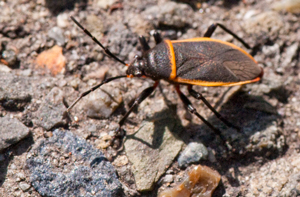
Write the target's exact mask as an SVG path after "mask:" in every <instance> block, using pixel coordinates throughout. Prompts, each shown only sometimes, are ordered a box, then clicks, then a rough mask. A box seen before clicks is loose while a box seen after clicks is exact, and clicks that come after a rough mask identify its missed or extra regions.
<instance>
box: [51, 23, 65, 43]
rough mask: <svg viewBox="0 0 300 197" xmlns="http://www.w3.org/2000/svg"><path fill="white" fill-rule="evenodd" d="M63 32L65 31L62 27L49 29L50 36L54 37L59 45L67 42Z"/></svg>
mask: <svg viewBox="0 0 300 197" xmlns="http://www.w3.org/2000/svg"><path fill="white" fill-rule="evenodd" d="M63 33H64V32H63V30H62V29H61V28H60V27H52V28H51V29H50V30H49V31H48V36H49V37H50V38H52V39H54V40H55V41H56V43H57V44H58V45H59V46H63V45H64V44H65V42H66V41H65V37H64V34H63Z"/></svg>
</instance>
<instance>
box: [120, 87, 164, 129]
mask: <svg viewBox="0 0 300 197" xmlns="http://www.w3.org/2000/svg"><path fill="white" fill-rule="evenodd" d="M158 83H159V82H158V81H156V82H155V83H154V85H153V86H151V87H149V88H146V89H145V90H143V91H142V92H141V94H140V95H139V96H138V97H137V98H136V99H135V100H134V103H133V105H132V106H131V107H130V109H129V110H128V111H127V112H126V114H125V115H124V116H123V118H122V119H121V120H120V122H119V129H120V128H121V127H122V125H123V124H124V122H125V120H126V119H127V117H128V116H129V114H130V113H131V112H132V111H133V110H134V109H135V107H137V106H138V105H139V104H140V103H141V102H142V101H143V100H145V99H146V98H147V97H148V96H150V95H151V93H152V92H153V91H154V90H155V88H156V87H157V86H158ZM119 129H118V130H119Z"/></svg>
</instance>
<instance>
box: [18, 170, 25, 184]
mask: <svg viewBox="0 0 300 197" xmlns="http://www.w3.org/2000/svg"><path fill="white" fill-rule="evenodd" d="M25 179H26V177H25V174H24V173H22V172H20V173H18V174H17V179H16V181H17V182H20V181H24V180H25Z"/></svg>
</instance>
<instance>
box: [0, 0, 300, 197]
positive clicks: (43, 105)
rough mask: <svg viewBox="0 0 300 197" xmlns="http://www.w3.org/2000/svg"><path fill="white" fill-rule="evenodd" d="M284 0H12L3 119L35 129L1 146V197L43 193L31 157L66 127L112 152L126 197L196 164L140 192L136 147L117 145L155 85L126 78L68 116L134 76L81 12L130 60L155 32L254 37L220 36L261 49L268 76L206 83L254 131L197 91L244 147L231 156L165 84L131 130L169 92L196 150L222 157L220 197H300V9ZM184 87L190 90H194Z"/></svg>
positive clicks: (3, 19) (4, 30) (2, 31)
mask: <svg viewBox="0 0 300 197" xmlns="http://www.w3.org/2000/svg"><path fill="white" fill-rule="evenodd" d="M276 3H280V1H270V0H261V1H258V0H245V1H238V0H236V1H233V0H231V1H229V0H226V1H225V0H224V1H221V0H211V1H206V2H204V1H200V0H199V1H197V0H195V1H169V0H157V1H149V0H143V1H141V0H136V1H131V0H122V1H118V0H115V1H102V0H90V1H86V0H63V1H48V0H38V1H30V0H10V1H5V0H4V1H0V10H1V12H0V52H1V56H0V58H1V62H0V74H1V75H0V77H1V78H2V79H0V81H1V84H0V85H1V86H0V104H1V105H0V117H4V116H9V117H11V118H16V119H18V120H19V121H20V122H22V123H23V124H24V125H25V126H26V127H27V128H29V130H30V134H29V135H28V136H26V137H25V138H23V139H22V140H20V141H18V142H15V143H12V144H11V145H10V146H9V147H5V148H3V150H1V152H0V161H1V162H0V170H1V173H0V196H1V195H2V196H42V195H41V194H40V193H39V192H38V191H37V190H35V188H34V187H32V185H31V182H30V176H31V174H30V171H29V170H28V168H27V166H26V165H27V164H26V159H27V154H28V152H29V151H30V149H31V148H32V147H36V146H37V144H38V143H39V142H40V141H41V140H45V139H47V138H49V137H51V136H52V132H53V131H54V130H55V129H57V128H60V129H65V130H70V131H71V132H73V133H74V134H75V135H77V136H79V137H81V138H83V139H85V140H86V141H87V142H88V143H90V144H92V145H93V146H94V147H97V148H98V149H100V150H101V151H102V152H103V153H104V154H105V156H106V157H107V159H108V160H109V161H111V162H112V164H113V165H114V166H115V168H116V170H117V173H118V175H119V179H120V180H121V183H122V184H123V185H125V186H126V188H127V189H126V191H124V196H157V194H158V193H159V192H160V191H162V190H164V189H165V188H167V187H170V186H174V185H176V183H178V182H180V180H181V179H182V177H183V176H184V175H183V174H184V173H183V172H184V171H185V168H179V166H178V162H177V157H176V158H174V162H173V164H172V165H171V166H169V168H168V171H167V172H166V174H168V175H169V174H172V176H173V177H174V179H175V180H174V181H171V182H164V181H163V180H164V176H165V175H163V176H162V177H161V178H160V180H159V181H158V182H156V183H155V185H154V187H153V188H151V191H137V186H136V184H135V179H134V175H133V173H132V171H131V163H130V162H128V160H127V159H125V161H126V162H124V155H126V152H124V151H123V152H121V153H119V152H117V151H116V148H119V145H120V144H121V143H122V139H116V140H111V139H112V138H114V137H116V136H115V132H113V131H114V130H115V129H116V128H117V126H118V122H119V121H120V120H121V118H122V116H123V115H124V114H125V112H126V111H127V110H128V109H129V108H130V107H129V106H130V105H131V104H132V103H133V99H134V98H136V96H137V95H138V94H139V93H140V92H141V91H142V90H143V89H145V88H147V87H149V86H151V85H152V84H154V82H153V80H151V79H143V78H133V79H128V78H123V79H119V80H116V81H114V82H111V83H109V84H107V85H104V86H103V88H102V90H101V91H100V90H99V91H98V93H97V94H98V95H96V96H95V95H94V96H93V95H92V96H87V97H86V98H84V99H82V100H81V101H79V103H78V104H77V105H75V107H74V108H73V109H72V110H71V111H70V117H67V115H66V114H65V113H64V111H65V110H66V108H67V107H68V106H69V105H70V104H71V103H72V102H73V101H74V100H75V99H76V98H77V97H78V96H79V95H80V93H82V92H84V91H86V90H88V89H89V88H90V87H92V86H93V85H96V84H98V83H99V82H100V81H102V80H103V79H104V78H108V77H113V76H117V75H124V74H125V71H126V68H125V66H123V65H122V64H120V63H119V62H117V61H115V60H114V59H112V58H109V57H107V56H106V55H105V53H104V52H103V50H102V49H101V48H100V47H99V46H98V45H97V44H96V43H95V42H93V40H92V39H91V38H90V37H88V36H87V35H86V34H85V33H84V32H83V31H82V30H81V29H79V28H78V27H77V26H76V25H75V24H74V23H73V22H72V20H71V19H70V16H73V17H74V18H76V20H78V21H80V23H81V24H82V25H83V26H84V27H85V28H86V29H88V30H89V31H90V32H91V33H92V34H93V35H94V36H95V37H96V38H97V39H98V40H99V41H100V42H101V43H102V44H103V45H104V46H107V47H108V48H109V49H110V50H111V52H112V53H113V54H115V55H116V56H117V57H118V58H120V59H121V61H124V62H126V63H129V62H130V61H132V59H133V58H134V56H135V55H136V54H141V46H140V44H139V42H138V40H139V39H138V36H139V35H143V36H145V38H146V40H147V42H149V45H150V46H151V47H153V46H154V45H155V41H154V39H153V37H152V36H151V33H152V34H153V30H158V31H159V32H160V33H161V34H162V36H163V38H164V39H186V38H194V37H201V36H202V35H203V34H204V33H205V32H206V30H207V28H208V27H209V26H210V25H211V24H213V23H216V22H218V23H222V24H224V25H225V26H226V27H227V28H228V29H230V30H231V31H232V32H235V33H236V34H237V35H238V36H239V37H241V38H242V39H244V40H245V42H246V43H248V44H249V45H250V46H251V47H252V50H248V49H245V47H244V46H243V45H242V44H241V43H240V42H238V41H237V40H236V39H234V38H233V37H232V36H230V35H228V34H227V33H226V32H224V31H222V29H217V30H216V32H215V33H214V34H213V36H212V37H213V38H216V39H220V40H223V41H228V42H232V43H234V44H236V45H237V46H239V47H241V48H243V49H245V50H246V51H247V52H249V53H251V54H252V55H253V56H254V58H255V59H256V60H257V61H258V65H259V66H261V67H262V68H263V69H264V76H263V79H262V80H261V81H260V82H258V83H254V84H248V85H245V86H242V87H233V88H228V87H195V90H197V91H198V92H201V93H202V94H203V96H204V97H205V98H206V99H207V100H208V101H209V102H210V103H211V105H212V106H214V107H215V108H216V109H217V111H218V112H219V113H220V114H221V115H222V116H224V118H225V119H227V120H228V121H230V122H232V123H234V124H235V125H238V126H239V127H241V128H243V129H242V132H241V133H238V132H237V131H235V130H234V129H232V128H228V127H226V126H225V125H224V124H223V123H222V122H221V121H220V120H218V119H217V118H216V117H215V116H214V115H213V113H212V112H211V111H210V110H209V109H207V107H206V106H205V105H204V104H203V103H202V102H201V101H197V100H195V99H192V98H191V101H192V103H193V104H194V106H195V107H196V108H197V110H198V112H199V113H200V114H202V115H203V116H204V117H205V118H206V119H207V120H208V121H209V122H211V123H212V124H213V125H214V126H215V127H217V128H220V130H222V131H224V136H226V137H227V139H228V140H229V141H230V143H231V146H232V149H231V150H230V151H229V153H226V151H225V148H224V146H223V145H222V143H221V141H220V140H218V139H217V138H216V137H215V136H214V133H213V132H212V131H211V130H210V129H209V128H207V126H205V125H204V124H203V123H202V122H201V120H198V119H197V118H196V117H193V116H191V115H189V113H188V112H187V111H186V109H185V108H184V106H183V104H182V103H181V102H180V99H179V98H178V95H177V93H176V90H175V88H174V86H173V85H172V84H169V83H168V82H165V81H161V83H160V85H159V88H157V89H156V91H155V93H154V94H152V95H151V96H150V97H149V98H147V99H146V100H145V101H144V102H143V103H142V104H141V105H140V106H139V108H138V110H135V111H134V112H133V113H132V114H131V115H130V116H129V119H128V121H127V122H126V123H125V125H124V127H123V129H124V130H126V131H127V133H128V134H132V133H134V132H135V131H137V130H138V129H139V126H140V125H141V122H142V120H145V119H147V118H149V116H152V115H153V114H152V113H151V110H155V107H156V105H155V101H156V100H160V99H164V101H166V106H169V107H170V108H172V107H174V108H175V116H176V118H178V120H181V125H182V126H183V128H184V130H185V134H184V135H183V136H182V141H184V143H185V144H186V145H187V144H188V143H189V142H193V141H200V142H201V143H203V144H204V145H205V146H206V147H208V149H209V150H210V151H212V152H213V153H214V156H215V159H216V160H204V161H202V160H201V162H196V163H197V164H199V163H201V164H203V165H206V166H209V167H211V168H213V169H215V170H217V171H218V172H219V173H220V174H221V177H222V178H221V180H222V181H221V183H220V184H219V187H218V188H217V189H216V191H215V193H214V194H213V196H297V195H300V181H299V180H300V179H297V177H299V175H300V169H299V167H298V165H297V164H298V162H299V159H298V158H300V157H299V156H300V154H299V150H300V129H299V127H300V107H299V106H300V105H299V104H300V74H299V73H298V71H299V69H300V55H299V54H300V44H299V43H300V23H299V16H300V15H299V13H291V12H289V11H293V12H294V11H295V10H294V9H290V7H289V6H290V5H289V1H286V3H285V4H282V5H281V7H280V6H279V7H280V8H286V9H283V10H277V9H275V8H274V6H275V5H277V4H276ZM293 6H297V5H293ZM275 7H276V6H275ZM276 8H278V6H277V7H276ZM296 11H297V10H296ZM48 50H49V51H50V54H46V55H45V54H44V56H45V57H44V58H50V61H49V60H48V59H47V61H46V60H43V59H42V58H43V57H42V58H41V56H40V54H41V53H42V52H45V51H48ZM53 50H55V52H53ZM49 51H48V52H49ZM43 62H44V63H43ZM45 62H46V63H45ZM56 88H57V89H56ZM182 91H183V92H184V93H185V94H186V95H188V91H187V89H186V87H183V88H182ZM107 95H109V96H107ZM189 98H190V97H189ZM53 109H54V111H53V113H52V112H51V113H50V111H52V110H53ZM1 129H3V128H0V130H1ZM107 141H108V142H107ZM120 158H122V159H120ZM116 161H122V162H124V163H123V164H120V163H118V162H116ZM70 162H71V161H70ZM279 172H281V173H279ZM286 177H288V178H286ZM283 179H284V180H283ZM74 195H75V194H74Z"/></svg>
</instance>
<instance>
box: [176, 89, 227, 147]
mask: <svg viewBox="0 0 300 197" xmlns="http://www.w3.org/2000/svg"><path fill="white" fill-rule="evenodd" d="M175 87H176V91H177V93H178V95H179V97H180V99H181V101H182V102H183V103H184V105H185V106H186V108H187V109H188V111H189V112H190V113H191V114H194V115H196V116H197V117H198V118H199V119H201V120H202V122H204V123H205V124H206V125H207V126H208V127H209V128H211V129H212V130H213V131H214V132H215V134H216V135H218V136H219V137H220V138H221V140H222V142H223V145H224V146H225V147H226V148H227V144H226V138H225V137H224V136H223V135H222V133H221V131H220V130H219V129H217V128H216V127H214V126H213V125H212V124H210V123H209V122H208V121H207V120H205V118H204V117H203V116H201V115H200V114H199V113H198V112H197V110H196V108H195V107H194V106H193V105H192V103H191V101H190V100H189V99H188V98H187V96H185V95H184V94H183V93H182V92H181V90H180V89H179V86H178V85H176V86H175Z"/></svg>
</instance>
